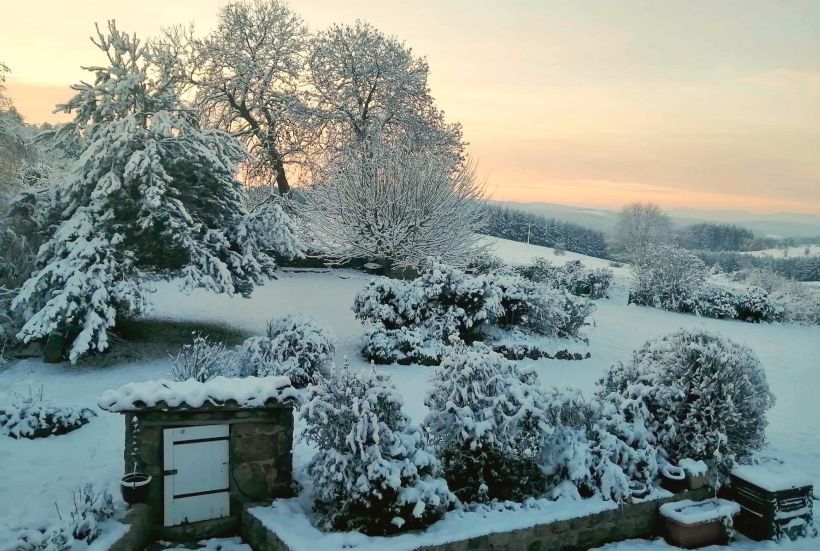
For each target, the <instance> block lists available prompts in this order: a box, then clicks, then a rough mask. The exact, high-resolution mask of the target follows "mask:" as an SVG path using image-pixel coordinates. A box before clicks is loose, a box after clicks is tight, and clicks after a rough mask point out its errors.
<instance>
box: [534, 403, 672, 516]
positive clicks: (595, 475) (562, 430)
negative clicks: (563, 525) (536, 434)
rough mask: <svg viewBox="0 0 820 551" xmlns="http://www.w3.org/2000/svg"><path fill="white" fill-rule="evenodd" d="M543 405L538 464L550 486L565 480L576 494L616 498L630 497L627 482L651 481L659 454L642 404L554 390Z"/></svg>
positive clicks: (648, 482) (560, 485) (647, 415)
mask: <svg viewBox="0 0 820 551" xmlns="http://www.w3.org/2000/svg"><path fill="white" fill-rule="evenodd" d="M546 404H547V407H546V417H545V421H546V424H547V427H548V430H547V431H546V432H545V433H544V435H543V440H542V442H541V463H540V465H541V468H542V470H543V472H544V474H545V475H546V476H547V479H548V482H549V486H551V487H553V488H559V487H565V486H563V483H564V482H567V481H568V482H571V483H572V484H574V485H575V487H576V488H577V490H578V491H579V494H580V495H584V496H590V495H600V496H601V497H603V498H604V499H608V500H614V501H619V502H620V501H623V500H624V499H626V498H627V497H629V496H630V488H629V485H630V483H631V482H643V483H647V484H651V483H652V482H653V480H654V479H655V476H656V475H657V472H658V457H657V450H656V447H655V445H654V435H653V434H652V433H651V431H650V430H649V429H648V426H647V420H648V418H650V416H649V413H648V411H647V410H646V409H645V407H643V405H642V404H640V403H639V402H635V401H631V400H627V399H621V398H619V397H614V399H612V398H608V399H607V400H605V401H599V400H587V399H585V398H584V397H583V396H582V395H581V394H580V392H579V391H577V390H571V389H570V390H562V391H559V390H557V389H553V390H552V392H550V393H547V398H546ZM553 491H554V490H553Z"/></svg>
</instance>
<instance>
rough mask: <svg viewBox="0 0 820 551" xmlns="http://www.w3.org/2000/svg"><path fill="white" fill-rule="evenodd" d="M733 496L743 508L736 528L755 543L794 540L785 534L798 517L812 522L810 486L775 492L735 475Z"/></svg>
mask: <svg viewBox="0 0 820 551" xmlns="http://www.w3.org/2000/svg"><path fill="white" fill-rule="evenodd" d="M731 496H732V499H733V500H734V501H736V502H737V503H739V504H740V506H741V511H740V515H738V516H737V517H735V522H734V525H735V528H736V529H737V530H738V531H739V532H741V533H743V534H744V535H746V536H748V537H750V538H752V539H755V540H764V539H774V538H779V537H781V536H782V535H787V536H789V537H791V536H792V534H786V533H785V527H786V525H788V524H789V523H791V522H792V521H793V520H794V519H797V518H799V519H803V520H804V521H806V523H807V524H808V523H809V522H811V518H812V506H813V503H812V487H811V486H802V487H798V488H789V489H786V490H780V491H776V492H772V491H770V490H766V489H764V488H761V487H760V486H757V485H755V484H752V483H751V482H749V481H747V480H744V479H742V478H740V477H738V476H736V475H734V474H733V475H732V477H731Z"/></svg>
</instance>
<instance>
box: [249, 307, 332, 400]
mask: <svg viewBox="0 0 820 551" xmlns="http://www.w3.org/2000/svg"><path fill="white" fill-rule="evenodd" d="M335 352H336V335H335V334H334V332H333V330H332V329H331V328H330V327H328V326H327V325H325V324H324V323H321V322H319V321H317V320H315V319H313V318H311V317H309V316H306V315H303V314H295V315H289V316H284V317H282V318H277V319H273V320H271V321H270V322H268V331H267V334H266V335H264V336H260V337H250V338H249V339H247V340H246V341H245V342H244V343H243V344H242V347H241V348H240V351H239V358H240V360H239V362H240V365H241V373H242V374H243V375H255V376H257V377H265V376H268V375H286V376H287V377H289V378H290V382H291V384H292V385H293V386H296V387H304V386H307V385H309V384H317V383H319V382H320V381H322V380H323V379H324V378H325V377H327V376H328V373H329V369H330V366H331V364H332V362H333V355H334V353H335Z"/></svg>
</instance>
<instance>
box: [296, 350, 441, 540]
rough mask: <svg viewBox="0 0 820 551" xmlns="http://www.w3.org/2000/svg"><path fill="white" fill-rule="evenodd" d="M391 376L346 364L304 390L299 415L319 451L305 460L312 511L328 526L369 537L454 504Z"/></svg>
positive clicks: (421, 522) (423, 521) (424, 520)
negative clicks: (390, 378)
mask: <svg viewBox="0 0 820 551" xmlns="http://www.w3.org/2000/svg"><path fill="white" fill-rule="evenodd" d="M401 408H402V398H401V395H400V394H399V392H398V390H396V388H395V386H393V385H392V384H391V383H390V380H389V379H388V378H387V377H386V376H384V375H381V374H377V373H375V372H372V371H369V370H361V371H357V372H355V373H353V372H351V371H350V370H349V368H348V367H347V366H345V367H344V368H343V369H341V370H338V371H336V372H334V373H333V374H332V376H331V377H330V378H329V379H327V380H325V381H323V382H322V383H321V384H319V385H317V386H313V387H311V388H310V390H309V394H308V398H307V400H306V402H305V404H304V405H303V406H302V408H301V410H300V413H299V417H300V419H301V420H303V421H305V422H306V428H305V433H304V435H305V436H304V437H305V438H306V439H307V440H308V441H309V442H311V443H313V444H315V445H316V446H317V447H318V448H319V451H318V453H317V454H316V456H315V457H314V458H313V460H312V461H311V463H310V464H309V466H308V473H309V474H310V476H311V477H312V479H313V492H314V496H315V499H316V511H317V513H318V514H319V515H320V518H321V523H322V524H323V525H324V527H325V528H327V529H331V530H343V531H350V530H359V531H361V532H364V533H366V534H371V535H384V534H391V533H395V532H399V531H403V530H413V529H419V528H423V527H425V526H427V525H429V524H431V523H433V522H435V521H436V520H438V519H439V518H440V517H441V515H443V514H444V512H445V511H447V510H448V509H450V508H451V507H452V506H453V505H454V504H455V503H456V502H457V500H456V498H455V496H454V495H453V494H452V493H451V492H450V490H449V489H448V488H447V483H446V482H445V481H444V480H443V479H442V478H440V477H439V476H438V471H439V463H438V460H437V459H436V457H435V456H434V455H433V453H432V452H431V451H430V450H429V449H428V445H427V441H426V437H425V434H424V432H423V431H421V429H419V428H418V427H416V426H414V425H412V424H410V421H409V418H408V417H407V416H406V415H405V414H404V413H403V412H402V410H401Z"/></svg>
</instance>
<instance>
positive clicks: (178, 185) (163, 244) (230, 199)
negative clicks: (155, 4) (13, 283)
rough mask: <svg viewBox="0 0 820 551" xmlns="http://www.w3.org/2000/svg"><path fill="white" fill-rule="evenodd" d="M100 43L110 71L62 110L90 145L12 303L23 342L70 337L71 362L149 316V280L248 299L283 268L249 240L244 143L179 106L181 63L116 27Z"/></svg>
mask: <svg viewBox="0 0 820 551" xmlns="http://www.w3.org/2000/svg"><path fill="white" fill-rule="evenodd" d="M97 34H98V37H97V39H96V40H95V41H94V42H95V44H96V45H97V46H98V47H99V48H100V50H102V52H104V53H105V54H106V55H107V58H108V64H107V65H106V66H102V67H91V68H89V70H90V71H91V72H92V73H94V75H95V79H94V82H93V83H85V82H83V83H80V84H77V85H75V86H74V87H73V88H74V90H75V91H76V92H77V93H76V95H75V96H74V97H73V98H72V99H71V100H69V102H68V103H67V104H65V105H63V106H61V109H62V110H63V111H65V112H69V113H74V120H73V122H72V123H71V124H69V125H67V126H66V127H65V128H64V129H63V134H65V133H73V134H74V135H75V136H80V137H81V138H82V140H83V142H84V143H85V145H86V147H85V149H84V151H83V153H82V155H81V157H80V158H79V159H78V160H77V162H76V163H75V164H74V166H73V170H72V174H71V176H70V180H69V182H68V184H67V186H66V189H65V190H64V192H63V193H62V194H61V195H60V197H59V205H58V206H59V209H58V212H59V213H60V220H59V224H58V226H57V228H56V229H55V230H54V232H53V234H52V235H51V236H50V238H49V239H48V241H46V243H45V244H44V245H43V246H42V247H40V250H39V253H38V257H37V262H38V264H39V270H38V271H37V272H36V273H35V274H33V275H32V276H31V278H30V279H28V281H26V282H25V283H24V284H23V286H22V288H21V290H20V293H19V294H18V295H17V297H16V298H15V300H14V302H13V306H14V308H16V309H17V310H18V311H19V312H21V314H22V315H23V316H24V317H25V318H26V319H27V322H26V324H25V325H24V326H23V328H22V330H21V331H20V333H19V338H21V339H22V340H24V341H30V340H33V339H40V338H43V337H46V336H48V335H49V334H51V333H54V332H62V333H64V334H65V335H66V336H67V337H68V340H69V342H71V343H72V344H71V350H70V353H69V358H70V359H71V360H72V361H75V360H77V359H78V358H79V357H80V356H82V355H83V354H86V353H88V352H90V351H102V350H105V349H106V348H107V347H108V330H109V329H110V328H111V327H113V326H114V324H115V323H116V319H117V317H118V316H120V315H123V314H126V313H134V312H139V311H140V310H142V309H143V308H144V307H145V304H146V302H145V295H144V286H143V285H141V284H140V276H143V275H150V276H155V277H170V276H178V277H180V278H181V280H182V281H183V283H184V285H185V286H186V287H188V288H191V287H204V288H206V289H209V290H212V291H215V292H225V293H241V294H243V295H245V296H247V295H249V294H250V292H251V290H252V289H253V286H254V284H256V283H259V282H261V281H262V277H263V276H264V275H269V274H272V273H273V270H274V268H275V264H274V262H273V259H272V258H270V257H269V256H268V255H267V254H266V253H265V252H264V251H261V250H257V249H254V248H253V247H252V245H253V242H252V241H251V240H248V239H243V238H242V237H241V236H240V235H239V233H241V232H239V228H240V227H241V226H242V223H243V220H244V217H245V214H246V213H245V211H244V209H243V206H242V205H243V197H242V187H241V185H240V183H239V182H238V181H237V180H236V178H235V176H234V173H235V164H236V162H237V161H239V160H240V159H241V158H242V155H243V151H242V148H241V145H240V144H239V143H238V142H236V141H235V140H234V139H233V138H231V137H230V136H229V135H228V134H226V133H224V132H222V131H218V130H203V129H202V128H201V127H200V125H199V113H198V112H197V111H195V110H192V109H189V108H188V107H186V106H185V104H183V103H182V102H181V101H180V100H179V97H178V95H177V92H178V89H177V86H178V82H179V78H178V72H179V61H178V60H177V59H176V58H175V57H174V56H171V55H169V54H168V53H167V52H164V51H162V50H159V49H155V48H152V47H150V46H145V45H143V44H141V43H140V41H139V40H138V39H137V38H136V37H135V36H129V35H127V34H125V33H123V32H121V31H119V30H118V29H117V28H116V26H115V24H114V23H113V22H110V23H109V28H108V33H107V34H104V33H102V32H101V31H99V29H98V32H97Z"/></svg>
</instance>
